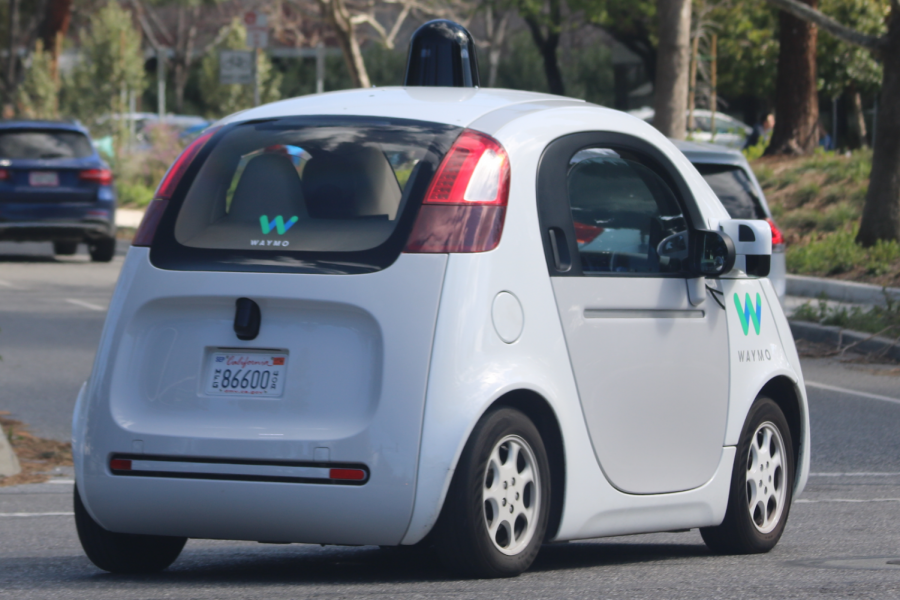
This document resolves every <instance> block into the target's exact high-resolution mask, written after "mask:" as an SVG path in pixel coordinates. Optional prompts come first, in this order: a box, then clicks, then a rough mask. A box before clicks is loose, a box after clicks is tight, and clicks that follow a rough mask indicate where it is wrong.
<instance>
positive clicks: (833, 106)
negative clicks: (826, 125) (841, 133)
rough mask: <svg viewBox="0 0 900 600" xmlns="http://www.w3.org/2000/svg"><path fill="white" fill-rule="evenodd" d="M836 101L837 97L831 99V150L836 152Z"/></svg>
mask: <svg viewBox="0 0 900 600" xmlns="http://www.w3.org/2000/svg"><path fill="white" fill-rule="evenodd" d="M837 109H838V99H837V96H835V97H834V98H832V99H831V149H832V150H837V147H838V145H837V134H838V115H837V112H838V111H837ZM826 150H827V148H826Z"/></svg>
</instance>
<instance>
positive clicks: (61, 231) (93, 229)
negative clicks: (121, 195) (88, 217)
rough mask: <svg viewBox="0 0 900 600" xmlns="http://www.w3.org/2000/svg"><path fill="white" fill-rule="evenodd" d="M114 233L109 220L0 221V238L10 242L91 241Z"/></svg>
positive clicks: (113, 225) (112, 225)
mask: <svg viewBox="0 0 900 600" xmlns="http://www.w3.org/2000/svg"><path fill="white" fill-rule="evenodd" d="M115 235H116V226H115V224H114V223H112V222H110V221H77V222H69V221H15V222H9V221H0V240H4V241H12V242H52V241H56V240H73V241H74V240H78V241H92V240H96V239H99V238H104V237H114V236H115Z"/></svg>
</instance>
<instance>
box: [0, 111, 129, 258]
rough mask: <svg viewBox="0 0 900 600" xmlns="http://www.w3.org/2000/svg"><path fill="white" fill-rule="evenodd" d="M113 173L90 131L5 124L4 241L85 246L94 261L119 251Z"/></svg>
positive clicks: (70, 250) (1, 163)
mask: <svg viewBox="0 0 900 600" xmlns="http://www.w3.org/2000/svg"><path fill="white" fill-rule="evenodd" d="M115 211H116V191H115V188H114V187H113V177H112V171H110V169H109V165H107V164H106V163H105V162H104V161H103V159H102V158H100V155H99V154H97V151H96V149H95V148H94V146H93V144H91V140H90V137H89V136H88V132H87V130H85V129H84V128H83V127H82V126H80V125H79V124H77V123H65V122H58V121H0V241H16V242H44V241H50V242H53V250H54V252H55V253H56V254H60V255H68V254H75V251H76V250H77V248H78V244H79V243H86V244H87V246H88V251H89V252H90V255H91V260H94V261H98V262H109V261H110V260H112V258H113V255H114V254H115V250H116V225H115V223H116V221H115Z"/></svg>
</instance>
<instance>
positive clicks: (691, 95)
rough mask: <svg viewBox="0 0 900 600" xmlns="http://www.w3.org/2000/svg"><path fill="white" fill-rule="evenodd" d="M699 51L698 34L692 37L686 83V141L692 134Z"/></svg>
mask: <svg viewBox="0 0 900 600" xmlns="http://www.w3.org/2000/svg"><path fill="white" fill-rule="evenodd" d="M699 50H700V32H699V31H698V32H697V34H696V35H695V36H694V41H693V43H692V44H691V78H690V82H689V83H688V139H691V134H692V133H693V132H694V104H695V102H696V90H697V57H698V56H697V55H698V54H699Z"/></svg>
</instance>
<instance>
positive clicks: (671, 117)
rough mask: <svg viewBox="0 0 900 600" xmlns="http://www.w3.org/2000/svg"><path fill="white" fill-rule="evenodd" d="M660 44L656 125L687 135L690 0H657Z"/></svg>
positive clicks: (679, 135) (678, 135) (670, 134)
mask: <svg viewBox="0 0 900 600" xmlns="http://www.w3.org/2000/svg"><path fill="white" fill-rule="evenodd" d="M656 12H657V19H659V46H658V47H657V50H656V81H655V83H654V90H653V91H654V94H655V99H654V103H653V105H654V112H655V115H654V116H653V125H654V126H655V127H656V128H657V129H659V130H660V131H661V132H662V133H663V135H666V136H668V137H670V138H675V139H679V140H682V139H684V135H685V128H686V117H685V112H686V111H687V100H688V98H687V97H688V78H689V77H688V76H689V74H690V63H691V48H690V45H691V2H690V0H657V3H656Z"/></svg>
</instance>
